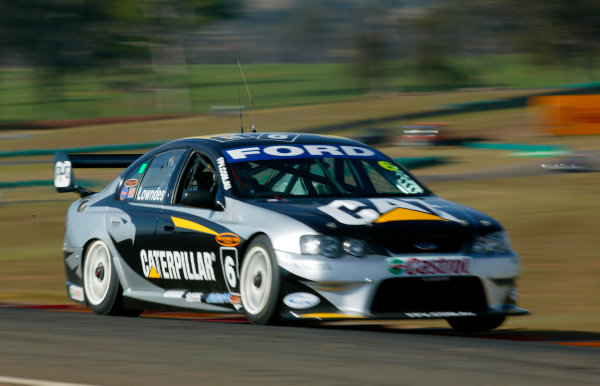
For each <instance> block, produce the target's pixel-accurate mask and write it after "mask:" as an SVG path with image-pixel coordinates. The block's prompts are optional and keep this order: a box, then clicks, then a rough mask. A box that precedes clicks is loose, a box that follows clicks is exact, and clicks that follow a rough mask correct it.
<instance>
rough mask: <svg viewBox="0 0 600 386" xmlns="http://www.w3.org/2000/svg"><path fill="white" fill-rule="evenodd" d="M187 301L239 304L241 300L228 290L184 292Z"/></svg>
mask: <svg viewBox="0 0 600 386" xmlns="http://www.w3.org/2000/svg"><path fill="white" fill-rule="evenodd" d="M183 298H185V301H186V302H188V303H208V304H233V305H236V304H240V303H241V300H240V297H239V296H238V295H233V294H230V293H229V292H212V293H204V292H186V293H185V295H184V296H183Z"/></svg>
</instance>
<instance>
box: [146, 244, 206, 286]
mask: <svg viewBox="0 0 600 386" xmlns="http://www.w3.org/2000/svg"><path fill="white" fill-rule="evenodd" d="M216 260H217V257H216V256H215V254H214V253H213V252H196V253H194V252H192V251H190V252H188V251H156V250H147V251H146V250H145V249H142V250H141V251H140V261H141V263H142V272H143V273H144V276H145V277H147V278H148V279H170V280H181V279H182V278H183V279H185V280H197V281H215V280H216V279H215V271H214V269H213V263H214V262H215V261H216Z"/></svg>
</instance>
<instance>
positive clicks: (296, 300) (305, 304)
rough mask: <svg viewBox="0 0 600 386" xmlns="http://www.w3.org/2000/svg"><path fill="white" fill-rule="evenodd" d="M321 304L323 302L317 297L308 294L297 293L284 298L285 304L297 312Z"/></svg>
mask: <svg viewBox="0 0 600 386" xmlns="http://www.w3.org/2000/svg"><path fill="white" fill-rule="evenodd" d="M320 302H321V300H320V299H319V298H318V297H317V296H315V295H313V294H310V293H308V292H295V293H293V294H289V295H287V296H286V297H284V298H283V303H284V304H285V305H286V306H288V307H290V308H295V309H297V310H305V309H308V308H313V307H315V306H316V305H318V304H319V303H320Z"/></svg>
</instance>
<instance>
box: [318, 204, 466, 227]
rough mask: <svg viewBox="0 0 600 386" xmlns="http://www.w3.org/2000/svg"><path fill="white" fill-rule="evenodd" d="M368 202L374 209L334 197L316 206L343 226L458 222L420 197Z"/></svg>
mask: <svg viewBox="0 0 600 386" xmlns="http://www.w3.org/2000/svg"><path fill="white" fill-rule="evenodd" d="M368 201H369V202H370V203H371V204H373V206H374V207H375V209H372V208H370V207H369V206H367V205H366V204H364V203H362V202H360V201H355V200H335V201H332V202H330V203H329V204H327V205H323V206H320V207H319V208H318V209H319V210H320V211H322V212H324V213H327V214H328V215H330V216H331V217H333V218H334V219H335V220H336V221H338V222H340V223H342V224H346V225H365V224H369V223H372V222H374V223H386V222H390V221H409V220H435V221H457V222H458V221H459V220H458V219H457V218H456V217H454V216H452V215H451V214H449V213H446V212H444V211H442V210H440V209H438V208H434V207H433V206H431V205H429V204H428V203H426V202H424V201H423V200H413V199H404V200H397V199H392V198H372V199H369V200H368Z"/></svg>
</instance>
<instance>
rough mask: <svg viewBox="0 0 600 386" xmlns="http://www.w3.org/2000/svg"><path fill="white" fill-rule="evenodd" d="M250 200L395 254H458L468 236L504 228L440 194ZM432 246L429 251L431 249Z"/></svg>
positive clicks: (332, 233) (321, 229)
mask: <svg viewBox="0 0 600 386" xmlns="http://www.w3.org/2000/svg"><path fill="white" fill-rule="evenodd" d="M249 203H251V204H253V205H257V206H260V207H263V208H265V209H270V210H273V211H275V212H278V213H281V214H284V215H287V216H289V217H291V218H293V219H295V220H298V221H300V222H302V223H304V224H306V225H308V226H310V227H311V228H313V229H314V230H315V231H317V232H319V233H322V234H327V235H331V236H338V237H348V238H357V239H361V240H364V241H366V242H369V243H371V244H374V245H379V246H383V247H385V248H386V249H388V250H389V251H391V252H393V253H408V252H411V251H412V250H413V249H414V248H415V247H416V245H415V244H419V245H420V246H421V247H417V248H419V249H420V250H423V249H424V250H428V251H431V252H432V253H433V252H436V253H456V252H459V251H460V250H461V248H462V247H463V246H464V244H465V242H466V241H467V240H472V239H473V238H474V237H475V236H477V235H480V234H486V233H489V232H493V231H498V230H501V229H502V226H501V225H500V224H499V223H498V222H497V221H495V220H494V219H492V218H491V217H489V216H487V215H485V214H483V213H481V212H478V211H476V210H474V209H471V208H468V207H466V206H463V205H459V204H456V203H453V202H451V201H447V200H444V199H442V198H439V197H437V196H427V197H411V198H396V197H385V198H382V197H378V198H351V199H331V198H319V199H268V200H264V199H262V200H259V199H255V200H251V201H250V202H249ZM430 248H431V249H430Z"/></svg>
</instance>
